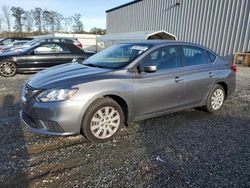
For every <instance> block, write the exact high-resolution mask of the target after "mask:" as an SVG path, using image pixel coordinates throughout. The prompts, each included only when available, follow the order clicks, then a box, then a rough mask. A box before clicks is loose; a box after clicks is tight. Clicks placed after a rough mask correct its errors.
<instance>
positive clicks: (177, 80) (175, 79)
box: [174, 76, 184, 83]
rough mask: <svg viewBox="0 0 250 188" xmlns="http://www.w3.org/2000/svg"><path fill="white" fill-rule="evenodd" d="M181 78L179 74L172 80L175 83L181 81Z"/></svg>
mask: <svg viewBox="0 0 250 188" xmlns="http://www.w3.org/2000/svg"><path fill="white" fill-rule="evenodd" d="M183 80H184V79H183V78H180V77H179V76H177V77H175V78H174V81H175V82H176V83H178V82H182V81H183Z"/></svg>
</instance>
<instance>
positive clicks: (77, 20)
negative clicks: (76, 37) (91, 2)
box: [72, 14, 83, 32]
mask: <svg viewBox="0 0 250 188" xmlns="http://www.w3.org/2000/svg"><path fill="white" fill-rule="evenodd" d="M81 17H82V15H81V14H75V15H74V16H73V17H72V18H73V21H74V25H73V30H74V32H82V31H83V23H82V21H81Z"/></svg>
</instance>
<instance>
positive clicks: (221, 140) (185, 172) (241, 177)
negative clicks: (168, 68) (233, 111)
mask: <svg viewBox="0 0 250 188" xmlns="http://www.w3.org/2000/svg"><path fill="white" fill-rule="evenodd" d="M138 123H139V124H140V125H139V130H138V131H140V132H142V135H144V136H143V138H142V139H143V140H142V143H143V144H144V148H145V150H146V151H145V153H146V156H147V158H148V159H149V161H148V164H147V167H146V169H144V171H143V174H142V177H141V178H142V182H144V186H145V187H193V186H195V187H204V186H205V187H213V186H215V185H216V186H218V187H223V186H226V187H227V186H230V185H231V186H239V185H240V186H241V187H245V186H246V187H247V186H249V183H250V176H249V172H250V168H249V162H248V160H249V153H250V149H249V143H250V138H249V130H250V117H248V118H245V117H242V118H239V117H236V116H231V115H226V114H223V113H219V114H216V115H215V114H214V115H212V114H208V113H205V112H201V111H196V110H190V111H184V112H179V113H174V114H169V115H165V116H162V117H158V118H153V119H149V120H145V121H141V122H138Z"/></svg>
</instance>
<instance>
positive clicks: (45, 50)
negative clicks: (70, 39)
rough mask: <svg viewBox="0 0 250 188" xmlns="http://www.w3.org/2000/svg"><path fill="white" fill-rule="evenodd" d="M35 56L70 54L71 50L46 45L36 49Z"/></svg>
mask: <svg viewBox="0 0 250 188" xmlns="http://www.w3.org/2000/svg"><path fill="white" fill-rule="evenodd" d="M34 53H35V54H48V53H69V50H68V49H66V48H64V49H63V48H62V47H61V46H59V45H57V44H44V45H41V46H39V47H37V48H35V49H34Z"/></svg>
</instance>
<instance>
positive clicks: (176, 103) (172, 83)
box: [134, 46, 185, 119]
mask: <svg viewBox="0 0 250 188" xmlns="http://www.w3.org/2000/svg"><path fill="white" fill-rule="evenodd" d="M148 65H155V66H157V71H156V72H154V73H145V72H141V73H137V74H134V103H135V105H134V106H135V109H134V113H135V118H139V119H140V118H142V117H146V116H150V115H153V114H157V113H161V112H163V111H166V110H171V109H174V108H179V107H181V106H182V105H183V102H184V101H183V96H184V95H185V93H184V89H185V82H184V80H183V78H182V76H183V73H182V72H181V70H180V69H179V67H180V54H179V48H178V47H177V46H166V47H163V48H160V49H157V50H156V51H154V52H152V53H151V54H149V55H147V56H146V57H145V58H144V59H143V60H142V61H141V63H140V64H139V67H145V66H148Z"/></svg>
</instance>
